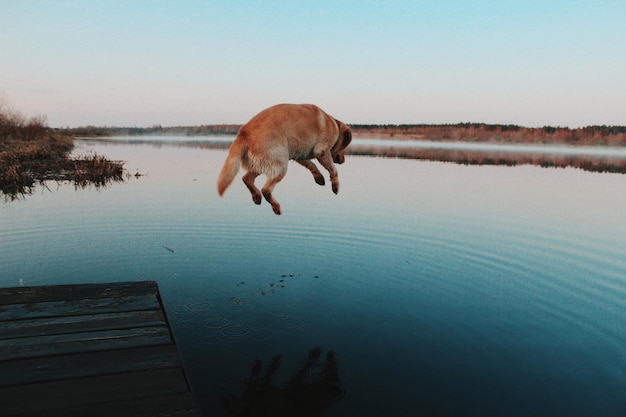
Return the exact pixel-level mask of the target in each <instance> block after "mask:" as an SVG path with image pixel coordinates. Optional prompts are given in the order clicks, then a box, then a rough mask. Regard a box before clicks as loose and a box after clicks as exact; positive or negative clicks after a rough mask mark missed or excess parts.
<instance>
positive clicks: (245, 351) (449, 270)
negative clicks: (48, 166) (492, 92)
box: [0, 142, 626, 416]
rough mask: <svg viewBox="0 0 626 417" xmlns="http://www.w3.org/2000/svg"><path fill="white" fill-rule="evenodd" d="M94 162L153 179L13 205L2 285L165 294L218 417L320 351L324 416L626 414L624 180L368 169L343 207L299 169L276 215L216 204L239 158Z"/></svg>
mask: <svg viewBox="0 0 626 417" xmlns="http://www.w3.org/2000/svg"><path fill="white" fill-rule="evenodd" d="M90 151H95V152H97V153H99V154H104V155H106V156H108V157H109V158H112V159H121V160H125V161H127V165H126V166H127V168H128V170H129V171H130V173H131V174H134V173H135V172H139V173H141V174H145V175H144V176H142V177H140V178H139V179H135V178H132V179H131V180H129V181H128V182H126V183H124V184H115V185H113V186H111V187H110V188H108V189H102V190H95V189H91V190H79V191H76V190H74V188H73V187H72V186H69V185H60V186H57V185H56V184H49V185H48V188H49V190H48V189H45V188H44V189H40V190H38V191H36V193H35V194H34V195H32V196H29V197H27V198H26V199H24V200H23V201H16V202H10V203H1V205H0V254H1V257H0V285H1V286H18V285H42V284H67V283H83V282H108V281H118V280H145V279H151V280H156V281H158V283H159V286H160V288H161V292H162V295H163V299H164V303H165V306H166V309H167V311H168V315H169V317H170V319H171V322H172V327H173V329H174V332H175V335H176V339H177V341H178V343H179V346H180V350H181V354H182V356H183V359H184V361H185V364H186V368H187V369H188V372H189V376H190V379H191V382H192V385H193V388H194V390H195V392H196V394H197V396H198V398H199V401H200V403H201V406H202V407H203V409H204V411H205V415H223V412H222V410H221V408H220V407H219V406H218V398H219V397H223V396H229V398H231V399H236V398H238V397H239V398H240V397H241V395H242V394H243V392H244V389H245V384H244V381H245V380H246V378H247V377H248V376H249V375H250V366H251V364H252V363H253V362H254V361H255V360H256V359H260V360H261V361H262V365H263V371H262V372H265V369H267V367H268V364H269V362H270V359H271V358H272V357H273V356H275V355H280V357H281V363H280V368H279V371H278V372H277V373H276V375H275V376H274V377H273V379H272V381H273V383H274V384H275V386H276V387H285V386H286V384H287V382H288V381H289V379H290V378H291V377H292V376H293V375H294V373H295V371H296V370H297V369H298V367H299V366H301V364H302V363H303V360H304V359H306V357H307V354H308V352H309V350H311V349H312V348H314V347H320V348H321V352H322V353H321V358H320V363H323V362H324V360H325V358H326V354H327V352H328V351H331V350H332V351H333V352H334V353H335V357H336V359H337V361H338V377H339V380H340V383H339V382H337V383H336V384H335V385H334V386H340V387H341V391H339V392H337V391H333V392H331V393H330V394H329V395H326V397H324V396H317V397H315V398H317V399H318V400H319V401H317V403H316V405H317V406H318V407H319V410H318V411H319V412H318V413H317V414H308V415H325V416H379V415H394V416H433V415H435V416H437V415H445V416H505V415H506V416H531V415H532V416H624V415H626V221H624V220H625V218H624V208H625V207H626V177H625V176H623V175H619V174H597V173H588V172H584V171H581V170H576V169H543V168H538V167H532V166H520V167H514V168H512V167H498V166H489V167H488V166H462V165H454V164H450V163H439V162H427V161H412V160H396V159H383V158H373V157H357V156H351V157H348V158H347V162H346V163H345V164H344V165H342V166H340V167H339V177H340V182H341V189H340V192H339V195H337V196H335V195H333V193H332V192H331V190H330V187H328V186H327V187H320V186H318V185H316V184H315V183H314V181H313V179H312V178H311V176H310V174H309V173H308V171H306V170H304V169H302V167H300V166H298V165H296V164H292V165H290V168H289V174H288V175H287V177H286V178H285V180H284V181H283V182H281V183H280V184H279V185H278V186H277V187H276V189H275V194H274V195H275V197H276V198H277V200H278V201H279V202H280V203H281V205H282V209H283V215H282V216H275V215H274V214H273V213H272V211H271V209H270V207H269V205H268V204H267V203H265V202H264V203H263V204H262V205H261V206H260V207H257V206H255V205H254V204H253V203H252V201H251V199H250V196H249V194H248V192H247V190H246V189H245V187H244V186H243V184H242V183H241V182H240V181H239V180H236V181H235V182H234V183H233V185H232V186H231V188H229V189H228V190H227V192H226V194H225V196H224V198H222V199H220V198H219V197H218V196H217V192H216V190H215V181H216V178H217V174H218V172H219V169H220V168H221V165H222V163H223V161H224V158H225V156H226V151H225V150H216V149H199V148H193V147H179V146H175V145H173V144H171V143H160V144H158V145H155V144H129V143H106V144H103V143H94V142H80V143H79V145H78V152H90ZM166 247H167V248H170V249H172V250H173V252H172V251H170V250H168V249H166ZM322 368H323V366H322V365H319V366H318V367H315V368H313V369H312V373H313V375H312V376H309V377H308V378H307V379H306V380H305V381H304V382H305V383H308V384H309V385H308V386H309V387H313V386H315V384H314V383H315V382H319V380H320V378H319V377H317V378H316V376H315V375H318V376H319V374H320V373H322V370H323V369H322ZM275 392H279V393H281V391H278V390H275ZM284 392H285V391H282V393H281V394H278V397H280V396H281V395H283V394H284ZM342 393H343V395H341V394H342ZM283 396H284V395H283ZM281 398H282V397H281ZM307 398H309V400H310V398H311V396H309V397H307ZM298 415H307V414H304V413H299V414H298Z"/></svg>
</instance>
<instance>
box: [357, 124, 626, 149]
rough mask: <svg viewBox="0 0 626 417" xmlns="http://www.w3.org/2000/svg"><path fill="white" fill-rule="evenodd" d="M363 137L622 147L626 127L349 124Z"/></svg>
mask: <svg viewBox="0 0 626 417" xmlns="http://www.w3.org/2000/svg"><path fill="white" fill-rule="evenodd" d="M351 128H352V132H353V134H354V135H355V136H357V137H363V138H368V137H369V138H380V139H385V138H394V139H417V140H429V141H449V142H498V143H536V144H540V143H545V144H566V145H603V146H626V126H588V127H583V128H577V129H570V128H567V127H552V126H544V127H537V128H529V127H522V126H517V125H500V124H485V123H458V124H450V125H426V124H414V125H413V124H412V125H359V124H356V125H354V124H353V125H351Z"/></svg>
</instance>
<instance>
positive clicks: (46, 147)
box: [0, 104, 124, 200]
mask: <svg viewBox="0 0 626 417" xmlns="http://www.w3.org/2000/svg"><path fill="white" fill-rule="evenodd" d="M73 147H74V144H73V140H72V138H71V137H70V136H67V135H63V134H60V133H58V132H54V131H53V130H52V129H50V128H48V127H47V126H46V125H45V119H44V118H42V117H36V118H31V119H26V118H25V117H24V116H22V115H21V114H20V113H18V112H15V111H13V110H11V109H9V108H7V107H5V106H2V104H0V195H4V197H5V198H8V199H10V200H14V199H16V198H19V197H20V196H24V195H27V194H30V193H32V191H33V188H34V186H35V185H36V184H38V183H39V184H43V183H44V182H45V181H47V180H53V181H72V182H73V183H74V184H75V185H76V186H80V187H84V186H87V185H95V186H96V187H100V186H103V185H107V184H108V183H110V182H111V181H122V180H123V179H124V168H123V163H122V162H111V161H108V160H107V159H105V158H103V157H101V156H97V155H94V156H88V157H81V158H77V159H71V158H70V157H69V154H70V152H71V150H72V149H73Z"/></svg>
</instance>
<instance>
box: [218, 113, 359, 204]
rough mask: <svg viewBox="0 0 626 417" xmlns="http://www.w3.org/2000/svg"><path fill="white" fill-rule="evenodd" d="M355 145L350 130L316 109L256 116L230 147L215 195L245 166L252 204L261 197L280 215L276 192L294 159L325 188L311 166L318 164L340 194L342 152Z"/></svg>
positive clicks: (318, 172) (226, 186)
mask: <svg viewBox="0 0 626 417" xmlns="http://www.w3.org/2000/svg"><path fill="white" fill-rule="evenodd" d="M351 140H352V132H351V130H350V128H349V127H348V126H346V125H345V124H344V123H342V122H340V121H339V120H337V119H335V118H333V117H331V116H329V115H328V114H326V113H325V112H324V111H323V110H322V109H320V108H319V107H317V106H314V105H312V104H278V105H276V106H272V107H270V108H268V109H265V110H263V111H262V112H261V113H259V114H257V115H256V116H254V117H253V118H252V119H251V120H250V121H249V122H248V123H246V124H245V125H243V126H242V127H241V129H239V133H238V134H237V137H236V138H235V140H234V141H233V143H232V144H231V145H230V149H229V150H228V157H227V158H226V162H224V166H223V167H222V171H221V172H220V176H219V178H218V180H217V192H218V193H219V195H220V196H221V195H223V194H224V191H225V190H226V188H228V186H229V185H230V184H231V183H232V182H233V179H234V178H235V175H237V172H238V171H239V166H240V165H243V167H244V169H245V170H246V171H247V172H246V173H245V174H244V176H243V178H242V179H243V182H244V184H246V187H248V190H250V194H252V201H254V203H255V204H261V194H262V195H263V197H265V199H266V200H267V202H268V203H270V204H271V205H272V209H273V210H274V213H276V214H280V204H278V202H277V201H276V200H275V199H274V197H272V190H273V189H274V187H275V186H276V184H278V183H279V182H280V180H282V179H283V178H284V177H285V174H286V173H287V164H288V162H289V160H290V159H293V160H295V161H296V162H297V163H299V164H300V165H302V166H304V167H305V168H307V169H308V170H309V171H311V173H312V174H313V178H314V179H315V182H316V183H318V184H320V185H324V176H323V175H322V174H321V173H320V171H319V170H318V169H317V166H315V164H314V163H313V162H312V161H311V159H313V158H316V159H317V160H318V161H319V162H320V164H322V166H323V167H324V168H326V169H327V170H328V172H329V173H330V181H331V183H332V187H333V192H334V193H335V194H337V192H339V179H338V178H337V168H336V167H335V165H334V164H333V161H334V162H335V163H337V164H342V163H343V162H344V154H343V151H344V149H345V148H346V147H347V146H348V145H349V144H350V141H351ZM261 174H264V175H265V176H266V177H267V182H266V183H265V185H264V186H263V188H262V191H259V189H258V188H256V186H255V185H254V180H255V179H256V177H258V176H259V175H261Z"/></svg>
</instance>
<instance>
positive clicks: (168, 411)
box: [13, 393, 202, 417]
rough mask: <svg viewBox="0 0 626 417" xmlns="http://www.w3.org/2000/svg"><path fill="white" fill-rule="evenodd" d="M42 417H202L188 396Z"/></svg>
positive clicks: (34, 414) (19, 414) (31, 414)
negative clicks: (56, 416) (57, 416)
mask: <svg viewBox="0 0 626 417" xmlns="http://www.w3.org/2000/svg"><path fill="white" fill-rule="evenodd" d="M41 415H42V411H41V410H37V411H25V410H22V411H16V412H15V413H14V414H13V416H14V417H41ZM44 415H59V416H63V417H84V416H89V417H109V416H114V417H148V416H149V417H170V416H176V417H202V414H201V413H200V410H199V409H198V408H197V407H196V406H195V398H194V397H193V395H192V394H191V393H182V394H169V395H160V396H158V397H150V398H139V399H131V400H127V401H116V402H107V403H106V404H97V405H91V404H86V405H81V406H73V407H67V408H57V409H54V410H50V411H46V413H45V414H44Z"/></svg>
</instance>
